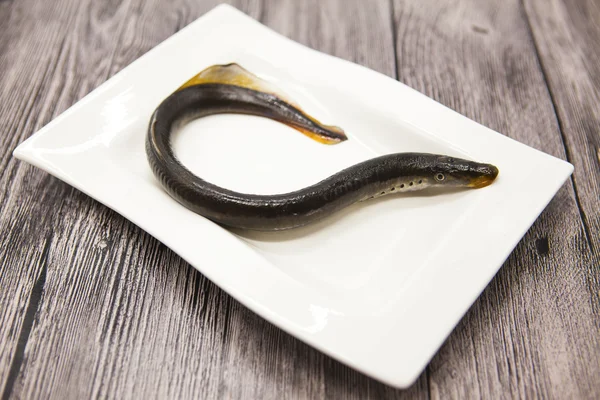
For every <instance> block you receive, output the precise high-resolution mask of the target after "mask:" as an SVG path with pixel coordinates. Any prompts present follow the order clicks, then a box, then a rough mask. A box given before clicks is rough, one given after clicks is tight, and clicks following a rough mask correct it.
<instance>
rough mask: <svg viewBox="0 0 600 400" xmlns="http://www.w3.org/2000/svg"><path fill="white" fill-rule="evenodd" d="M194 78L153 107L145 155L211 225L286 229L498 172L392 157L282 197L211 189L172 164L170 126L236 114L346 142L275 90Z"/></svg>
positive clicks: (486, 180)
mask: <svg viewBox="0 0 600 400" xmlns="http://www.w3.org/2000/svg"><path fill="white" fill-rule="evenodd" d="M217 67H218V69H216V71H218V72H221V73H222V72H223V71H222V69H223V68H235V70H236V71H237V70H239V69H241V67H239V66H237V65H236V64H230V65H226V66H217ZM217 67H212V68H217ZM241 71H243V72H244V73H245V74H249V73H248V72H247V71H245V70H243V69H241ZM229 72H231V71H229ZM234 72H235V71H234ZM201 75H202V74H199V75H198V76H197V77H195V78H193V79H192V80H190V82H192V84H186V85H183V86H182V87H181V88H180V89H178V90H177V91H175V92H174V93H173V94H172V95H170V96H169V97H168V98H167V99H165V100H164V101H163V102H162V103H161V104H160V105H159V107H158V108H157V109H156V110H155V112H154V114H153V115H152V117H151V121H150V124H149V128H148V135H147V138H146V154H147V158H148V161H149V164H150V166H151V168H152V171H153V172H154V174H155V176H156V177H157V179H158V180H159V181H160V183H161V184H162V186H163V188H164V189H165V190H166V191H167V192H168V193H169V194H170V195H171V196H172V197H173V198H174V199H176V200H177V201H178V202H179V203H181V204H182V205H184V206H185V207H187V208H189V209H190V210H192V211H194V212H196V213H198V214H200V215H202V216H204V217H206V218H209V219H211V220H212V221H215V222H217V223H219V224H222V225H225V226H230V227H235V228H243V229H251V230H264V231H273V230H284V229H291V228H295V227H299V226H303V225H306V224H309V223H312V222H314V221H317V220H320V219H322V218H324V217H326V216H328V215H331V214H333V213H335V212H337V211H339V210H341V209H343V208H345V207H348V206H349V205H351V204H353V203H356V202H359V201H366V200H369V199H371V198H375V197H380V196H383V195H386V194H392V193H402V192H407V191H415V190H422V189H425V188H428V187H439V186H443V187H476V188H477V187H484V186H487V185H489V184H491V183H492V182H493V181H494V179H495V178H496V176H497V175H498V169H497V168H496V167H495V166H493V165H490V164H483V163H477V162H473V161H469V160H464V159H459V158H455V157H448V156H444V155H438V154H428V153H395V154H388V155H383V156H380V157H377V158H373V159H370V160H367V161H364V162H361V163H359V164H356V165H353V166H351V167H349V168H346V169H344V170H342V171H339V172H337V173H335V174H333V175H332V176H330V177H328V178H326V179H324V180H322V181H320V182H318V183H316V184H314V185H311V186H308V187H305V188H302V189H300V190H296V191H293V192H290V193H283V194H275V195H258V194H247V193H239V192H235V191H232V190H229V189H226V188H222V187H219V186H217V185H215V184H212V183H210V182H207V181H206V180H204V179H202V178H200V177H198V176H196V175H194V174H193V173H192V172H191V171H189V170H188V169H187V168H186V167H185V166H183V165H182V164H181V163H180V162H179V161H178V160H177V158H176V156H175V154H174V152H173V148H172V146H171V140H170V137H171V133H172V131H173V130H174V128H175V127H176V126H177V125H178V124H180V123H182V122H186V121H189V120H190V119H195V118H201V117H204V116H208V115H213V114H220V113H240V114H249V115H258V116H262V117H266V118H270V119H273V120H276V121H280V122H282V123H285V124H287V125H289V126H291V127H293V128H295V129H297V130H299V131H301V132H302V133H304V134H306V135H308V136H309V137H311V138H313V139H315V140H318V141H319V142H322V143H326V144H335V143H338V142H342V141H344V140H346V139H347V137H346V135H345V134H344V133H343V131H342V130H341V129H340V128H338V127H334V126H328V125H324V124H321V123H320V122H319V121H317V120H316V119H314V118H312V117H310V116H309V115H307V114H306V113H305V112H304V111H302V110H301V109H300V108H299V107H298V106H297V105H296V104H294V103H293V102H291V101H287V100H286V99H285V98H283V96H282V95H280V94H279V93H276V92H274V91H271V90H263V88H262V87H261V86H259V85H256V84H254V83H253V84H252V85H250V84H248V83H247V82H248V81H244V83H243V84H242V85H240V84H239V83H236V82H233V81H232V78H231V76H232V75H233V76H237V75H236V74H235V73H234V74H229V76H228V77H227V79H224V80H223V79H222V81H219V79H220V78H219V76H217V78H216V79H206V80H204V81H203V80H202V77H201ZM206 75H208V76H210V77H213V76H212V75H211V74H206ZM217 75H219V74H217ZM225 75H227V74H225ZM249 76H250V78H252V79H254V78H256V77H254V78H253V75H249ZM199 77H200V78H199ZM256 79H258V78H256ZM250 82H251V83H252V82H254V81H252V80H250Z"/></svg>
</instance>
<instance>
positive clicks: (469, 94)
mask: <svg viewBox="0 0 600 400" xmlns="http://www.w3.org/2000/svg"><path fill="white" fill-rule="evenodd" d="M217 3H218V2H217V1H209V0H206V1H199V0H195V1H194V0H174V1H161V0H112V1H93V0H55V1H37V0H3V1H0V99H1V101H0V126H1V131H0V149H1V152H2V153H1V154H2V155H1V157H0V171H1V175H0V232H1V238H0V243H1V246H0V260H2V261H1V264H0V265H1V266H0V268H1V269H0V271H1V272H0V273H1V275H0V321H1V322H0V393H2V396H3V397H2V398H27V399H29V398H87V397H111V398H132V397H134V398H167V397H168V398H215V397H219V398H241V399H249V398H272V399H279V398H283V397H287V398H328V399H329V398H356V399H365V398H375V399H378V398H384V397H385V398H424V399H425V398H429V397H434V398H451V397H452V398H493V399H495V398H501V397H506V398H517V397H524V398H535V397H538V398H556V399H566V398H588V399H592V398H599V397H600V272H599V271H600V265H599V258H600V257H599V251H600V207H599V206H600V202H599V197H600V190H599V187H600V185H599V184H600V172H599V170H600V168H599V164H600V133H599V131H600V123H599V120H598V118H599V117H600V112H599V111H598V110H599V108H600V23H599V21H600V2H599V1H593V0H524V1H523V2H521V1H519V0H505V1H501V2H500V1H495V0H448V1H437V0H406V1H402V0H393V1H390V0H374V1H369V2H367V1H360V0H352V1H347V0H331V1H317V0H312V1H292V0H285V1H275V0H262V1H261V0H239V1H233V2H232V3H233V4H234V5H235V6H237V7H238V8H240V9H242V10H244V11H245V12H246V13H248V14H250V15H251V16H253V17H254V18H256V19H258V20H260V21H261V22H262V23H264V24H266V25H268V26H270V27H271V28H273V29H274V30H276V31H278V32H280V33H282V34H283V35H286V36H288V37H290V38H292V39H294V40H296V41H299V42H301V43H304V44H306V45H308V46H310V47H313V48H315V49H318V50H320V51H323V52H326V53H330V54H333V55H335V56H338V57H341V58H345V59H348V60H351V61H353V62H356V63H359V64H362V65H365V66H367V67H369V68H372V69H374V70H376V71H380V72H382V73H384V74H386V75H389V76H391V77H395V78H397V79H399V80H400V81H402V82H404V83H406V84H407V85H409V86H411V87H413V88H415V89H416V90H419V91H421V92H422V93H425V94H426V95H427V96H430V97H432V98H434V99H435V100H437V101H439V102H441V103H443V104H445V105H446V106H448V107H450V108H452V109H454V110H456V111H458V112H459V113H462V114H464V115H466V116H467V117H469V118H471V119H473V120H475V121H478V122H480V123H482V124H484V125H486V126H489V127H490V128H492V129H494V130H497V131H499V132H502V133H504V134H506V135H508V136H510V137H512V138H514V139H516V140H518V141H521V142H523V143H526V144H528V145H530V146H532V147H534V148H537V149H540V150H542V151H544V152H547V153H550V154H552V155H554V156H556V157H559V158H563V159H566V160H569V161H570V162H571V163H573V164H574V165H575V173H574V175H573V178H572V179H571V180H569V181H568V182H567V183H566V184H565V185H564V187H563V188H562V189H561V190H560V192H559V193H558V194H557V196H556V197H555V198H554V200H553V201H552V202H551V203H550V205H549V206H548V208H547V209H546V210H545V211H544V213H543V214H542V215H541V217H540V218H539V219H538V220H537V222H536V223H535V224H534V226H533V227H532V228H531V229H530V231H529V232H528V233H527V234H526V235H525V237H524V238H523V239H522V241H521V242H520V244H519V245H518V246H517V248H516V249H515V251H514V252H513V253H512V255H511V256H510V258H509V259H508V261H507V262H506V263H505V265H504V266H503V267H502V269H501V270H500V272H499V273H498V275H497V276H496V278H495V279H494V280H493V281H492V282H491V284H490V285H489V287H488V288H487V289H486V290H485V292H484V293H483V294H482V296H481V297H480V298H479V300H477V302H476V303H475V305H474V306H473V307H472V308H471V310H470V311H469V312H468V313H467V315H466V316H465V317H464V318H463V320H462V321H461V323H460V324H459V325H458V327H457V328H456V329H455V330H454V332H453V333H452V335H451V336H450V337H449V339H448V340H447V341H446V343H445V344H444V345H443V347H442V348H441V350H440V351H439V352H438V354H437V355H436V356H435V358H434V359H433V360H432V361H431V363H430V365H429V366H428V367H427V369H426V371H425V372H424V373H423V374H422V375H421V376H420V378H419V379H418V381H417V382H416V383H415V384H414V385H413V386H412V387H411V388H410V389H408V390H405V391H399V390H395V389H392V388H390V387H387V386H385V385H383V384H381V383H379V382H377V381H375V380H372V379H370V378H367V377H366V376H364V375H362V374H360V373H358V372H356V371H354V370H352V369H350V368H348V367H346V366H344V365H342V364H340V363H338V362H337V361H334V360H333V359H331V358H329V357H327V356H325V355H323V354H322V353H320V352H318V351H316V350H314V349H312V348H311V347H309V346H307V345H305V344H303V343H302V342H300V341H298V340H296V339H294V338H293V337H291V336H290V335H288V334H286V333H284V332H282V331H281V330H279V329H278V328H275V327H274V326H272V325H271V324H269V323H267V322H265V321H264V320H263V319H262V318H260V317H258V316H256V315H255V314H253V313H252V312H250V311H249V310H247V309H246V308H244V307H243V306H241V305H240V304H239V303H237V302H236V301H234V300H233V299H232V298H231V297H230V296H228V295H227V294H226V293H224V292H223V291H221V290H220V289H219V288H217V287H216V286H215V285H214V284H213V283H211V282H209V281H208V280H207V279H205V278H204V277H203V276H202V275H201V274H200V273H198V272H197V271H196V270H195V269H193V268H191V267H190V266H189V265H188V264H187V263H185V262H184V261H183V260H182V259H180V258H179V257H178V256H176V255H175V254H174V253H173V252H172V251H170V250H169V249H167V248H166V247H165V246H164V245H162V244H161V243H159V242H158V241H156V240H155V239H153V238H152V237H150V235H148V234H146V233H145V232H143V231H142V230H140V229H139V228H137V227H136V226H134V225H133V224H132V223H130V222H129V221H127V220H125V219H124V218H122V217H121V216H119V215H117V214H116V213H115V212H113V211H111V210H109V209H107V208H106V207H104V206H102V205H101V204H99V203H98V202H96V201H94V200H92V199H90V198H89V197H87V196H86V195H84V194H82V193H80V192H78V191H77V190H75V189H73V188H71V187H70V186H69V185H67V184H65V183H63V182H61V181H59V180H58V179H55V178H54V177H52V176H50V175H48V174H47V173H45V172H42V171H41V170H39V169H36V168H33V167H31V166H29V165H27V164H25V163H22V162H19V161H17V160H16V159H14V158H13V157H12V156H11V152H12V150H13V149H14V148H15V147H16V146H17V144H19V143H20V142H22V141H23V140H24V139H26V138H27V137H28V136H30V135H31V134H32V133H34V132H35V131H36V130H37V129H39V128H40V127H42V126H43V125H45V124H46V123H48V122H49V121H51V120H52V119H53V118H55V117H56V116H57V115H59V114H60V113H61V112H63V111H64V110H66V109H67V108H68V107H70V106H71V105H72V104H74V103H75V102H77V101H78V100H79V99H81V98H82V97H83V96H84V95H86V94H87V93H88V92H90V91H91V90H92V89H94V88H95V87H97V86H98V85H100V84H101V83H103V82H104V81H106V80H107V79H108V78H109V77H111V76H112V75H113V74H115V73H116V72H117V71H119V70H121V69H122V68H124V67H125V66H126V65H128V64H129V63H130V62H132V61H133V60H135V59H136V58H138V57H139V56H141V55H142V54H144V53H145V52H147V51H148V50H150V49H151V48H152V47H154V46H155V45H157V44H158V43H160V42H161V41H163V40H164V39H166V38H167V37H169V36H170V35H172V34H173V33H175V32H176V31H178V30H179V29H181V28H182V27H184V26H185V25H187V24H189V23H190V22H192V21H194V20H195V19H196V18H197V17H199V16H201V15H202V14H203V13H205V12H206V11H208V10H209V9H211V8H212V7H214V6H215V5H216V4H217ZM349 84H351V82H349ZM543 173H544V171H539V174H543ZM399 362H401V360H399Z"/></svg>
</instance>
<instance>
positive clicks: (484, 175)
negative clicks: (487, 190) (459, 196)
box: [468, 165, 499, 189]
mask: <svg viewBox="0 0 600 400" xmlns="http://www.w3.org/2000/svg"><path fill="white" fill-rule="evenodd" d="M478 172H480V173H481V175H479V176H478V177H476V178H473V179H471V181H470V182H469V185H468V186H469V187H472V188H475V189H480V188H483V187H486V186H489V185H491V184H492V183H493V182H494V180H496V177H497V176H498V172H499V171H498V168H496V167H495V166H493V165H486V166H485V167H483V168H481V169H480V170H479V171H478Z"/></svg>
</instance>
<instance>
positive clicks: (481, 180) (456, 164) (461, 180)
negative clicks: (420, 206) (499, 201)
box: [430, 156, 499, 189]
mask: <svg viewBox="0 0 600 400" xmlns="http://www.w3.org/2000/svg"><path fill="white" fill-rule="evenodd" d="M498 172H499V171H498V168H497V167H496V166H494V165H492V164H485V163H478V162H475V161H469V160H465V159H462V158H456V157H448V156H439V157H437V158H436V159H435V160H434V162H433V163H432V166H431V175H432V176H431V178H430V180H431V182H432V183H433V185H434V186H447V187H448V186H449V187H470V188H476V189H478V188H483V187H486V186H489V185H491V184H492V183H493V182H494V180H495V179H496V177H497V176H498Z"/></svg>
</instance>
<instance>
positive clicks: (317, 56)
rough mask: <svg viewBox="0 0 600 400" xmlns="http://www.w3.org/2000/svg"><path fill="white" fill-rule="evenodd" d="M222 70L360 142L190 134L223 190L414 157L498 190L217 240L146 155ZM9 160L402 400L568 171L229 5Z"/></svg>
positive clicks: (216, 124)
mask: <svg viewBox="0 0 600 400" xmlns="http://www.w3.org/2000/svg"><path fill="white" fill-rule="evenodd" d="M228 62H237V63H240V64H241V65H243V66H244V67H246V68H247V69H248V70H250V71H252V72H254V73H256V74H257V75H259V76H261V77H262V78H264V79H267V80H269V81H271V82H274V83H275V84H276V85H277V86H279V87H280V88H282V89H283V90H284V91H285V92H286V93H288V94H289V95H290V97H292V98H293V99H294V100H296V101H297V102H298V103H299V104H301V105H302V106H303V107H304V109H305V110H306V111H307V112H308V113H310V114H312V115H314V116H315V117H317V118H318V119H320V120H321V121H323V122H324V123H329V124H336V125H339V126H341V127H342V128H344V130H345V131H346V133H347V134H348V136H349V140H348V141H346V142H344V143H341V144H338V145H336V146H323V145H320V144H319V143H316V142H314V141H312V140H310V139H308V138H307V137H305V136H303V135H301V134H299V133H298V132H296V131H294V130H293V129H291V128H288V127H287V126H285V125H282V124H279V123H276V122H273V121H270V120H267V119H262V118H257V117H250V116H242V115H218V116H212V117H207V118H203V119H200V120H197V121H194V122H192V123H190V124H188V125H186V126H185V128H184V129H183V130H182V131H181V132H180V133H179V134H178V135H177V136H176V137H175V138H174V146H175V149H176V153H177V154H178V157H179V158H180V159H181V160H182V162H183V163H184V164H185V165H186V166H188V168H190V169H191V170H192V171H193V172H195V173H197V174H199V175H201V176H202V177H204V178H205V179H207V180H209V181H212V182H213V183H216V184H219V185H222V186H224V187H227V188H231V189H234V190H238V191H241V192H254V193H277V192H283V191H290V190H294V189H298V188H300V187H303V186H306V185H309V184H312V183H315V182H317V181H318V180H320V179H323V178H324V177H326V176H328V175H330V174H332V173H334V172H336V171H338V170H340V169H341V168H344V167H347V166H349V165H351V164H354V163H356V162H359V161H363V160H365V159H367V158H371V157H373V156H375V155H380V154H385V153H392V152H402V151H422V152H431V153H442V154H448V155H453V156H458V157H462V158H470V159H473V160H483V161H485V162H489V163H492V164H495V165H497V166H498V168H499V169H500V171H501V172H500V176H499V177H498V179H497V181H496V182H495V183H494V184H493V185H491V186H489V187H487V188H485V189H481V190H475V191H455V192H451V193H446V194H443V195H439V196H432V195H430V194H428V193H418V192H417V193H414V194H410V195H409V194H404V195H402V194H400V195H396V196H387V197H384V198H381V199H380V200H376V201H371V202H366V203H362V204H356V205H354V206H352V207H350V208H348V209H346V210H344V211H343V212H341V213H339V214H336V215H334V216H333V217H330V218H327V219H326V220H324V221H321V222H319V223H317V224H314V225H311V226H307V227H305V228H300V229H297V230H292V231H288V232H283V233H258V232H244V231H237V230H231V231H230V230H226V229H223V228H222V227H220V226H218V225H216V224H214V223H212V222H210V221H208V220H206V219H205V218H203V217H201V216H198V215H196V214H194V213H192V212H191V211H189V210H187V209H185V208H184V207H182V206H181V205H179V204H178V203H177V202H175V201H174V200H172V199H171V198H170V197H169V196H168V195H167V194H166V193H165V192H164V191H163V190H162V189H161V187H160V185H159V184H158V183H157V182H156V181H155V179H154V177H153V175H152V173H151V171H150V169H149V167H148V164H147V162H146V156H145V152H144V139H145V134H146V128H147V124H148V120H149V118H150V115H151V114H152V111H153V110H154V108H156V106H157V105H158V104H159V103H160V102H161V101H162V99H164V98H165V97H166V96H167V95H168V94H169V93H171V92H173V91H174V90H175V89H176V88H177V87H179V86H180V85H181V84H182V83H183V82H185V81H186V80H187V79H189V78H190V77H191V76H193V75H194V74H196V73H197V72H198V71H200V70H202V69H203V68H205V67H207V66H210V65H213V64H220V63H228ZM156 77H160V79H156ZM148 81H152V82H153V84H152V85H148V84H147V82H148ZM347 82H353V85H351V86H349V85H347ZM15 156H16V157H18V158H20V159H22V160H25V161H27V162H29V163H31V164H33V165H35V166H37V167H39V168H42V169H44V170H46V171H48V172H49V173H51V174H53V175H55V176H56V177H58V178H60V179H62V180H64V181H65V182H67V183H69V184H71V185H73V186H74V187H76V188H78V189H79V190H81V191H83V192H85V193H87V194H88V195H90V196H91V197H93V198H95V199H97V200H98V201H100V202H102V203H103V204H105V205H106V206H108V207H110V208H112V209H114V210H115V211H117V212H119V213H120V214H122V215H123V216H125V217H126V218H128V219H129V220H131V221H132V222H134V223H135V224H137V225H139V226H140V227H141V228H142V229H144V230H146V231H147V232H149V233H150V234H151V235H153V236H155V237H156V238H157V239H159V240H160V241H162V242H163V243H165V244H166V245H167V246H169V247H170V248H171V249H173V250H174V251H175V252H176V253H177V254H179V255H180V256H181V257H183V258H184V259H185V260H187V261H188V262H189V263H190V264H191V265H193V266H194V267H195V268H197V269H198V270H199V271H200V272H202V273H203V274H204V275H206V276H207V277H208V278H209V279H211V280H212V281H213V282H215V283H216V284H217V285H219V286H220V287H221V288H223V289H224V290H225V291H227V292H228V293H229V294H231V295H232V296H233V297H235V298H236V299H238V300H239V301H240V302H242V303H243V304H244V305H246V306H247V307H249V308H250V309H252V310H253V311H255V312H256V313H258V314H259V315H261V316H262V317H264V318H266V319H267V320H269V321H271V322H272V323H274V324H275V325H277V326H279V327H280V328H282V329H284V330H285V331H287V332H289V333H291V334H292V335H294V336H296V337H298V338H299V339H301V340H303V341H305V342H306V343H308V344H310V345H312V346H314V347H316V348H317V349H320V350H321V351H323V352H325V353H327V354H329V355H330V356H332V357H334V358H336V359H338V360H340V361H342V362H344V363H346V364H348V365H350V366H352V367H354V368H356V369H358V370H360V371H362V372H364V373H365V374H367V375H369V376H372V377H374V378H376V379H379V380H381V381H383V382H386V383H388V384H390V385H392V386H396V387H407V386H409V385H410V384H411V383H412V382H413V381H414V380H415V379H416V378H417V376H418V375H419V373H420V372H421V371H422V370H423V368H424V367H425V365H426V364H427V362H428V361H429V360H430V358H431V357H432V356H433V355H434V353H435V352H436V350H437V349H438V347H439V346H440V345H441V344H442V342H443V341H444V339H445V338H446V337H447V335H448V334H449V333H450V332H451V330H452V329H453V328H454V326H455V325H456V323H457V322H458V321H459V319H460V318H461V316H462V315H463V314H464V313H465V312H466V310H467V309H468V308H469V307H470V305H471V304H472V303H473V301H474V300H475V299H476V298H477V296H478V295H479V294H480V293H481V291H482V290H483V289H484V287H485V286H486V285H487V283H488V282H489V281H490V279H491V278H492V277H493V276H494V274H495V273H496V272H497V271H498V269H499V268H500V266H501V265H502V263H503V262H504V260H505V259H506V258H507V257H508V255H509V254H510V252H511V251H512V249H513V248H514V247H515V246H516V244H517V243H518V241H519V240H520V239H521V237H522V236H523V235H524V233H525V232H526V231H527V229H528V228H529V227H530V226H531V224H532V223H533V221H534V220H535V219H536V218H537V216H538V215H539V214H540V212H541V211H542V209H543V208H544V207H545V206H546V205H547V204H548V202H549V201H550V199H551V198H552V197H553V196H554V194H555V193H556V192H557V190H558V189H559V188H560V186H561V185H562V184H563V183H564V181H565V180H566V179H567V178H568V177H569V175H570V174H571V172H572V170H573V167H572V166H571V165H570V164H568V163H566V162H564V161H562V160H559V159H556V158H554V157H551V156H549V155H546V154H544V153H541V152H539V151H537V150H534V149H532V148H530V147H527V146H525V145H522V144H520V143H518V142H515V141H513V140H511V139H508V138H506V137H504V136H503V135H501V134H498V133H496V132H493V131H491V130H490V129H487V128H485V127H483V126H481V125H479V124H477V123H475V122H473V121H471V120H469V119H467V118H465V117H463V116H461V115H459V114H457V113H455V112H453V111H452V110H449V109H448V108H446V107H444V106H442V105H440V104H438V103H436V102H435V101H433V100H431V99H429V98H427V97H425V96H423V95H421V94H420V93H418V92H416V91H414V90H412V89H410V88H408V87H407V86H405V85H403V84H401V83H399V82H396V81H394V80H392V79H390V78H388V77H385V76H383V75H381V74H379V73H376V72H373V71H370V70H368V69H366V68H363V67H360V66H358V65H355V64H352V63H349V62H347V61H343V60H340V59H336V58H333V57H330V56H328V55H324V54H321V53H318V52H316V51H313V50H310V49H307V48H305V47H303V46H301V45H299V44H297V43H294V42H292V41H290V40H288V39H286V38H284V37H282V36H280V35H278V34H276V33H274V32H272V31H271V30H269V29H268V28H266V27H264V26H262V25H261V24H259V23H258V22H256V21H254V20H252V19H251V18H249V17H247V16H246V15H244V14H242V13H240V12H239V11H237V10H236V9H234V8H232V7H230V6H224V5H222V6H219V7H217V8H215V9H214V10H212V11H211V12H209V13H208V14H206V15H205V16H203V17H202V18H200V19H198V20H197V21H196V22H194V23H192V24H191V25H189V26H188V27H187V28H185V29H183V30H182V31H181V32H179V33H177V34H176V35H174V36H173V37H171V38H169V39H168V40H167V41H165V42H164V43H162V44H161V45H159V46H157V47H156V48H155V49H153V50H152V51H150V52H148V53H147V54H146V55H144V56H143V57H141V58H140V59H139V60H137V61H136V62H134V63H133V64H131V65H130V66H129V67H127V68H125V69H124V70H123V71H121V72H120V73H118V74H117V75H116V76H115V77H113V78H112V79H110V80H109V81H108V82H106V83H105V84H103V85H102V86H101V87H99V88H98V89H96V90H95V91H93V92H92V93H91V94H90V95H88V96H87V97H86V98H85V99H83V100H82V101H80V102H79V103H77V104H76V105H74V106H73V107H71V108H70V109H69V110H67V111H66V112H65V113H64V114H62V115H61V116H60V117H58V118H56V119H55V120H54V121H52V122H51V123H50V124H48V125H47V126H46V127H44V128H43V129H41V130H40V131H39V132H37V133H36V134H35V135H33V136H32V137H31V138H30V139H28V140H27V141H26V142H24V143H23V144H21V145H20V146H19V147H18V148H17V149H16V150H15ZM537 171H544V173H543V174H537ZM533 176H535V179H532V177H533Z"/></svg>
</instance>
